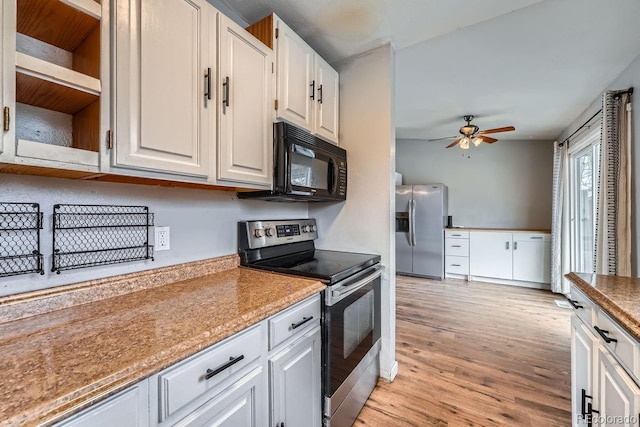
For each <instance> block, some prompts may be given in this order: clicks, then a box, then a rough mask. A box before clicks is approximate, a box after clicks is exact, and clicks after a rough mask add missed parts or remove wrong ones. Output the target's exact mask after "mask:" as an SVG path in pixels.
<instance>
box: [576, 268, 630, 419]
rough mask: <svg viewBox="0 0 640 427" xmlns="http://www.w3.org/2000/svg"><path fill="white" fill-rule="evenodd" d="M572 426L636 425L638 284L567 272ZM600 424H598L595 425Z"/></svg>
mask: <svg viewBox="0 0 640 427" xmlns="http://www.w3.org/2000/svg"><path fill="white" fill-rule="evenodd" d="M567 278H568V279H569V280H570V281H571V282H572V284H571V296H570V302H571V305H572V306H573V308H574V314H573V316H572V319H571V383H572V391H571V399H572V413H573V422H572V425H573V426H586V425H635V424H637V423H638V422H640V387H639V384H640V309H638V305H637V302H636V301H637V299H638V298H639V297H640V291H639V289H640V287H639V286H640V280H639V279H635V278H629V277H615V276H600V275H595V274H594V275H592V274H583V273H570V274H569V275H567ZM601 421H602V422H601Z"/></svg>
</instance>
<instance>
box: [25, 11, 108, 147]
mask: <svg viewBox="0 0 640 427" xmlns="http://www.w3.org/2000/svg"><path fill="white" fill-rule="evenodd" d="M71 5H74V6H71ZM96 5H97V6H96ZM99 5H100V2H99V1H96V0H67V1H66V2H64V3H63V2H62V1H58V0H18V1H17V19H16V26H17V32H18V34H17V35H16V52H17V53H16V102H17V105H16V110H17V111H16V133H17V140H18V144H19V141H20V139H21V137H20V135H23V136H24V135H25V134H29V133H31V134H34V132H30V131H29V130H27V129H21V126H27V125H29V126H31V125H33V124H34V123H37V124H38V127H39V130H38V131H37V132H35V133H36V135H35V136H36V138H27V139H28V140H30V141H35V142H42V143H47V144H52V145H62V146H66V147H71V148H77V149H83V150H90V151H95V152H98V151H99V148H100V146H99V142H100V141H99V139H100V138H99V130H100V94H101V83H100V65H101V61H100V57H101V49H100V38H101V28H100V19H99V11H100V6H99ZM87 11H89V12H87ZM96 14H98V17H96ZM20 104H23V105H22V106H21V105H20ZM26 106H31V107H35V108H28V107H26ZM49 110H50V111H49ZM21 111H28V112H29V116H28V117H20V112H21ZM56 112H57V113H60V114H64V115H69V116H70V119H64V118H61V117H60V114H56ZM63 124H64V125H63ZM61 134H64V135H68V138H66V137H65V138H47V136H48V135H61ZM32 136H34V135H32ZM38 136H39V137H38Z"/></svg>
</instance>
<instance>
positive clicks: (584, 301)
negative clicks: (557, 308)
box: [571, 285, 595, 328]
mask: <svg viewBox="0 0 640 427" xmlns="http://www.w3.org/2000/svg"><path fill="white" fill-rule="evenodd" d="M571 301H572V302H573V304H575V305H576V306H577V307H578V308H575V309H574V311H575V313H576V315H577V316H578V317H579V318H580V320H582V321H583V322H584V323H585V324H587V326H589V327H590V328H591V327H592V326H593V325H594V324H595V323H594V322H595V305H594V303H593V302H592V301H591V300H590V299H589V298H588V297H587V296H586V295H585V294H584V293H582V291H580V290H579V289H578V288H577V287H576V286H575V285H571Z"/></svg>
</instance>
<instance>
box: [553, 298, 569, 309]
mask: <svg viewBox="0 0 640 427" xmlns="http://www.w3.org/2000/svg"><path fill="white" fill-rule="evenodd" d="M554 302H555V303H556V305H557V306H558V307H560V308H571V304H569V301H567V300H563V299H557V300H554Z"/></svg>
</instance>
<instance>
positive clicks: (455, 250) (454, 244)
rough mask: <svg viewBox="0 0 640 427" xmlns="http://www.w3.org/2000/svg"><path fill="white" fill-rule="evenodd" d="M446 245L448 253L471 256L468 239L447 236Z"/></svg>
mask: <svg viewBox="0 0 640 427" xmlns="http://www.w3.org/2000/svg"><path fill="white" fill-rule="evenodd" d="M444 246H445V254H446V255H454V256H469V240H468V239H451V238H448V237H447V239H446V240H445V244H444Z"/></svg>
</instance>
